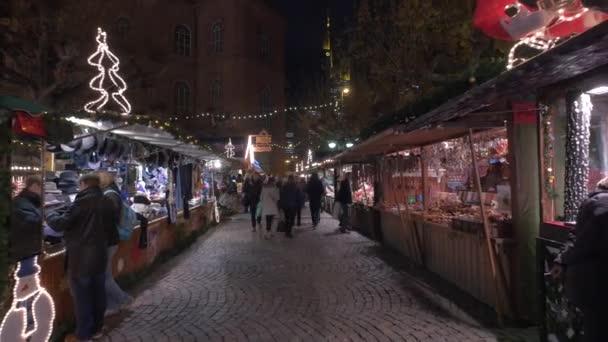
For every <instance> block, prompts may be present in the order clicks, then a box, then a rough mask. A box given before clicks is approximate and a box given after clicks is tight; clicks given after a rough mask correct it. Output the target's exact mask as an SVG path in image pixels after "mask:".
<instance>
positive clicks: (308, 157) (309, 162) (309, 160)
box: [306, 149, 312, 166]
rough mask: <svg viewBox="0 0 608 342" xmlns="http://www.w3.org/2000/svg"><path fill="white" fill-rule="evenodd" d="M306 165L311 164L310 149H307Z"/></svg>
mask: <svg viewBox="0 0 608 342" xmlns="http://www.w3.org/2000/svg"><path fill="white" fill-rule="evenodd" d="M306 165H307V166H311V165H312V151H311V150H310V149H309V150H308V156H307V158H306Z"/></svg>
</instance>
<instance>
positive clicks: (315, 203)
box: [306, 172, 325, 229]
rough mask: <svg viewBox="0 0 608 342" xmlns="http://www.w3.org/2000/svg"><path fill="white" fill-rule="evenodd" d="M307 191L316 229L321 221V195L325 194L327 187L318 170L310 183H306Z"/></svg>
mask: <svg viewBox="0 0 608 342" xmlns="http://www.w3.org/2000/svg"><path fill="white" fill-rule="evenodd" d="M306 193H307V194H308V201H309V206H310V216H311V217H312V225H313V228H314V229H316V228H317V226H318V225H319V222H320V221H321V197H323V195H325V187H324V186H323V183H322V182H321V180H320V179H319V175H318V174H317V173H316V172H314V173H313V174H312V176H311V177H310V180H309V181H308V184H306Z"/></svg>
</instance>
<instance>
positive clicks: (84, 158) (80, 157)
mask: <svg viewBox="0 0 608 342" xmlns="http://www.w3.org/2000/svg"><path fill="white" fill-rule="evenodd" d="M73 159H74V164H76V167H77V168H78V169H79V170H82V169H85V168H86V167H87V163H88V161H89V156H88V155H86V154H76V153H74V156H73Z"/></svg>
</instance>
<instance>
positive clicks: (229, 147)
mask: <svg viewBox="0 0 608 342" xmlns="http://www.w3.org/2000/svg"><path fill="white" fill-rule="evenodd" d="M225 148H226V152H224V154H225V155H226V158H228V159H232V158H234V145H233V144H232V138H228V145H226V146H225Z"/></svg>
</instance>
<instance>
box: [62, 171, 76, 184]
mask: <svg viewBox="0 0 608 342" xmlns="http://www.w3.org/2000/svg"><path fill="white" fill-rule="evenodd" d="M59 180H60V181H62V180H67V181H76V182H77V181H78V173H77V172H76V171H71V170H70V171H63V172H61V174H60V175H59Z"/></svg>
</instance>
